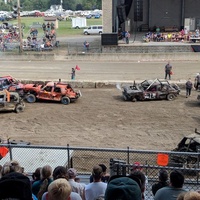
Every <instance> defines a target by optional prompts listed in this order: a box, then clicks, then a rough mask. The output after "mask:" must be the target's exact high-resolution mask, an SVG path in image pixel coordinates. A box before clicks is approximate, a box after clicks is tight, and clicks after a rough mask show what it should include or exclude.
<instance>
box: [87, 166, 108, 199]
mask: <svg viewBox="0 0 200 200" xmlns="http://www.w3.org/2000/svg"><path fill="white" fill-rule="evenodd" d="M92 176H93V182H92V183H89V184H88V185H86V186H85V191H84V193H85V199H86V200H94V199H96V198H98V197H99V196H104V195H105V191H106V187H107V184H106V183H103V182H102V181H101V177H102V176H103V171H102V168H101V167H100V166H99V165H97V166H94V167H93V170H92Z"/></svg>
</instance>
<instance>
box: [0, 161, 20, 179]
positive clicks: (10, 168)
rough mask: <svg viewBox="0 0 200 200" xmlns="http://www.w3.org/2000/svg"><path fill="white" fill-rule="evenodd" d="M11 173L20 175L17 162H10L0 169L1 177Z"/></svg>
mask: <svg viewBox="0 0 200 200" xmlns="http://www.w3.org/2000/svg"><path fill="white" fill-rule="evenodd" d="M11 172H18V173H22V167H21V166H20V164H19V162H18V161H16V160H12V161H9V162H6V163H5V164H4V165H3V167H2V169H1V175H2V176H5V175H6V174H9V173H11Z"/></svg>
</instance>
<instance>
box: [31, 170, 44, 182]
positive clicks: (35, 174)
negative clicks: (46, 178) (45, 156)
mask: <svg viewBox="0 0 200 200" xmlns="http://www.w3.org/2000/svg"><path fill="white" fill-rule="evenodd" d="M41 169H42V167H38V168H37V169H36V170H35V172H34V173H33V175H32V179H33V180H32V182H31V183H32V184H33V183H34V182H36V181H39V180H40V172H41Z"/></svg>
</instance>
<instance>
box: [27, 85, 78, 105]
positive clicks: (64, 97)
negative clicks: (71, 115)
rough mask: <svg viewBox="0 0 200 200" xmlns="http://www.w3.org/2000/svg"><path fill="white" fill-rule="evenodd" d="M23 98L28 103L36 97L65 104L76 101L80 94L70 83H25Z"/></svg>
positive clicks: (32, 101)
mask: <svg viewBox="0 0 200 200" xmlns="http://www.w3.org/2000/svg"><path fill="white" fill-rule="evenodd" d="M24 93H25V99H26V100H27V102H29V103H34V102H35V101H36V100H37V99H38V100H39V99H42V100H50V101H60V102H61V103H62V104H64V105H67V104H69V103H70V102H73V101H76V100H77V99H78V98H79V97H80V96H82V95H81V92H80V91H77V92H76V91H74V90H73V89H72V87H71V85H70V84H67V83H62V82H48V83H47V84H46V85H42V84H25V85H24Z"/></svg>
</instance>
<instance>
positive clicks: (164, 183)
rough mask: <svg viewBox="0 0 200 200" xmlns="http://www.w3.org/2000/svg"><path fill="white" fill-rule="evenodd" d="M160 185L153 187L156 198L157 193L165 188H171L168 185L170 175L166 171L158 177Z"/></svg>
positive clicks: (162, 170)
mask: <svg viewBox="0 0 200 200" xmlns="http://www.w3.org/2000/svg"><path fill="white" fill-rule="evenodd" d="M158 179H159V181H158V183H155V184H153V185H152V193H153V195H154V196H155V194H156V192H157V191H158V190H159V189H160V188H163V187H166V186H169V183H168V173H167V171H166V170H165V169H161V170H160V171H159V175H158Z"/></svg>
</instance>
